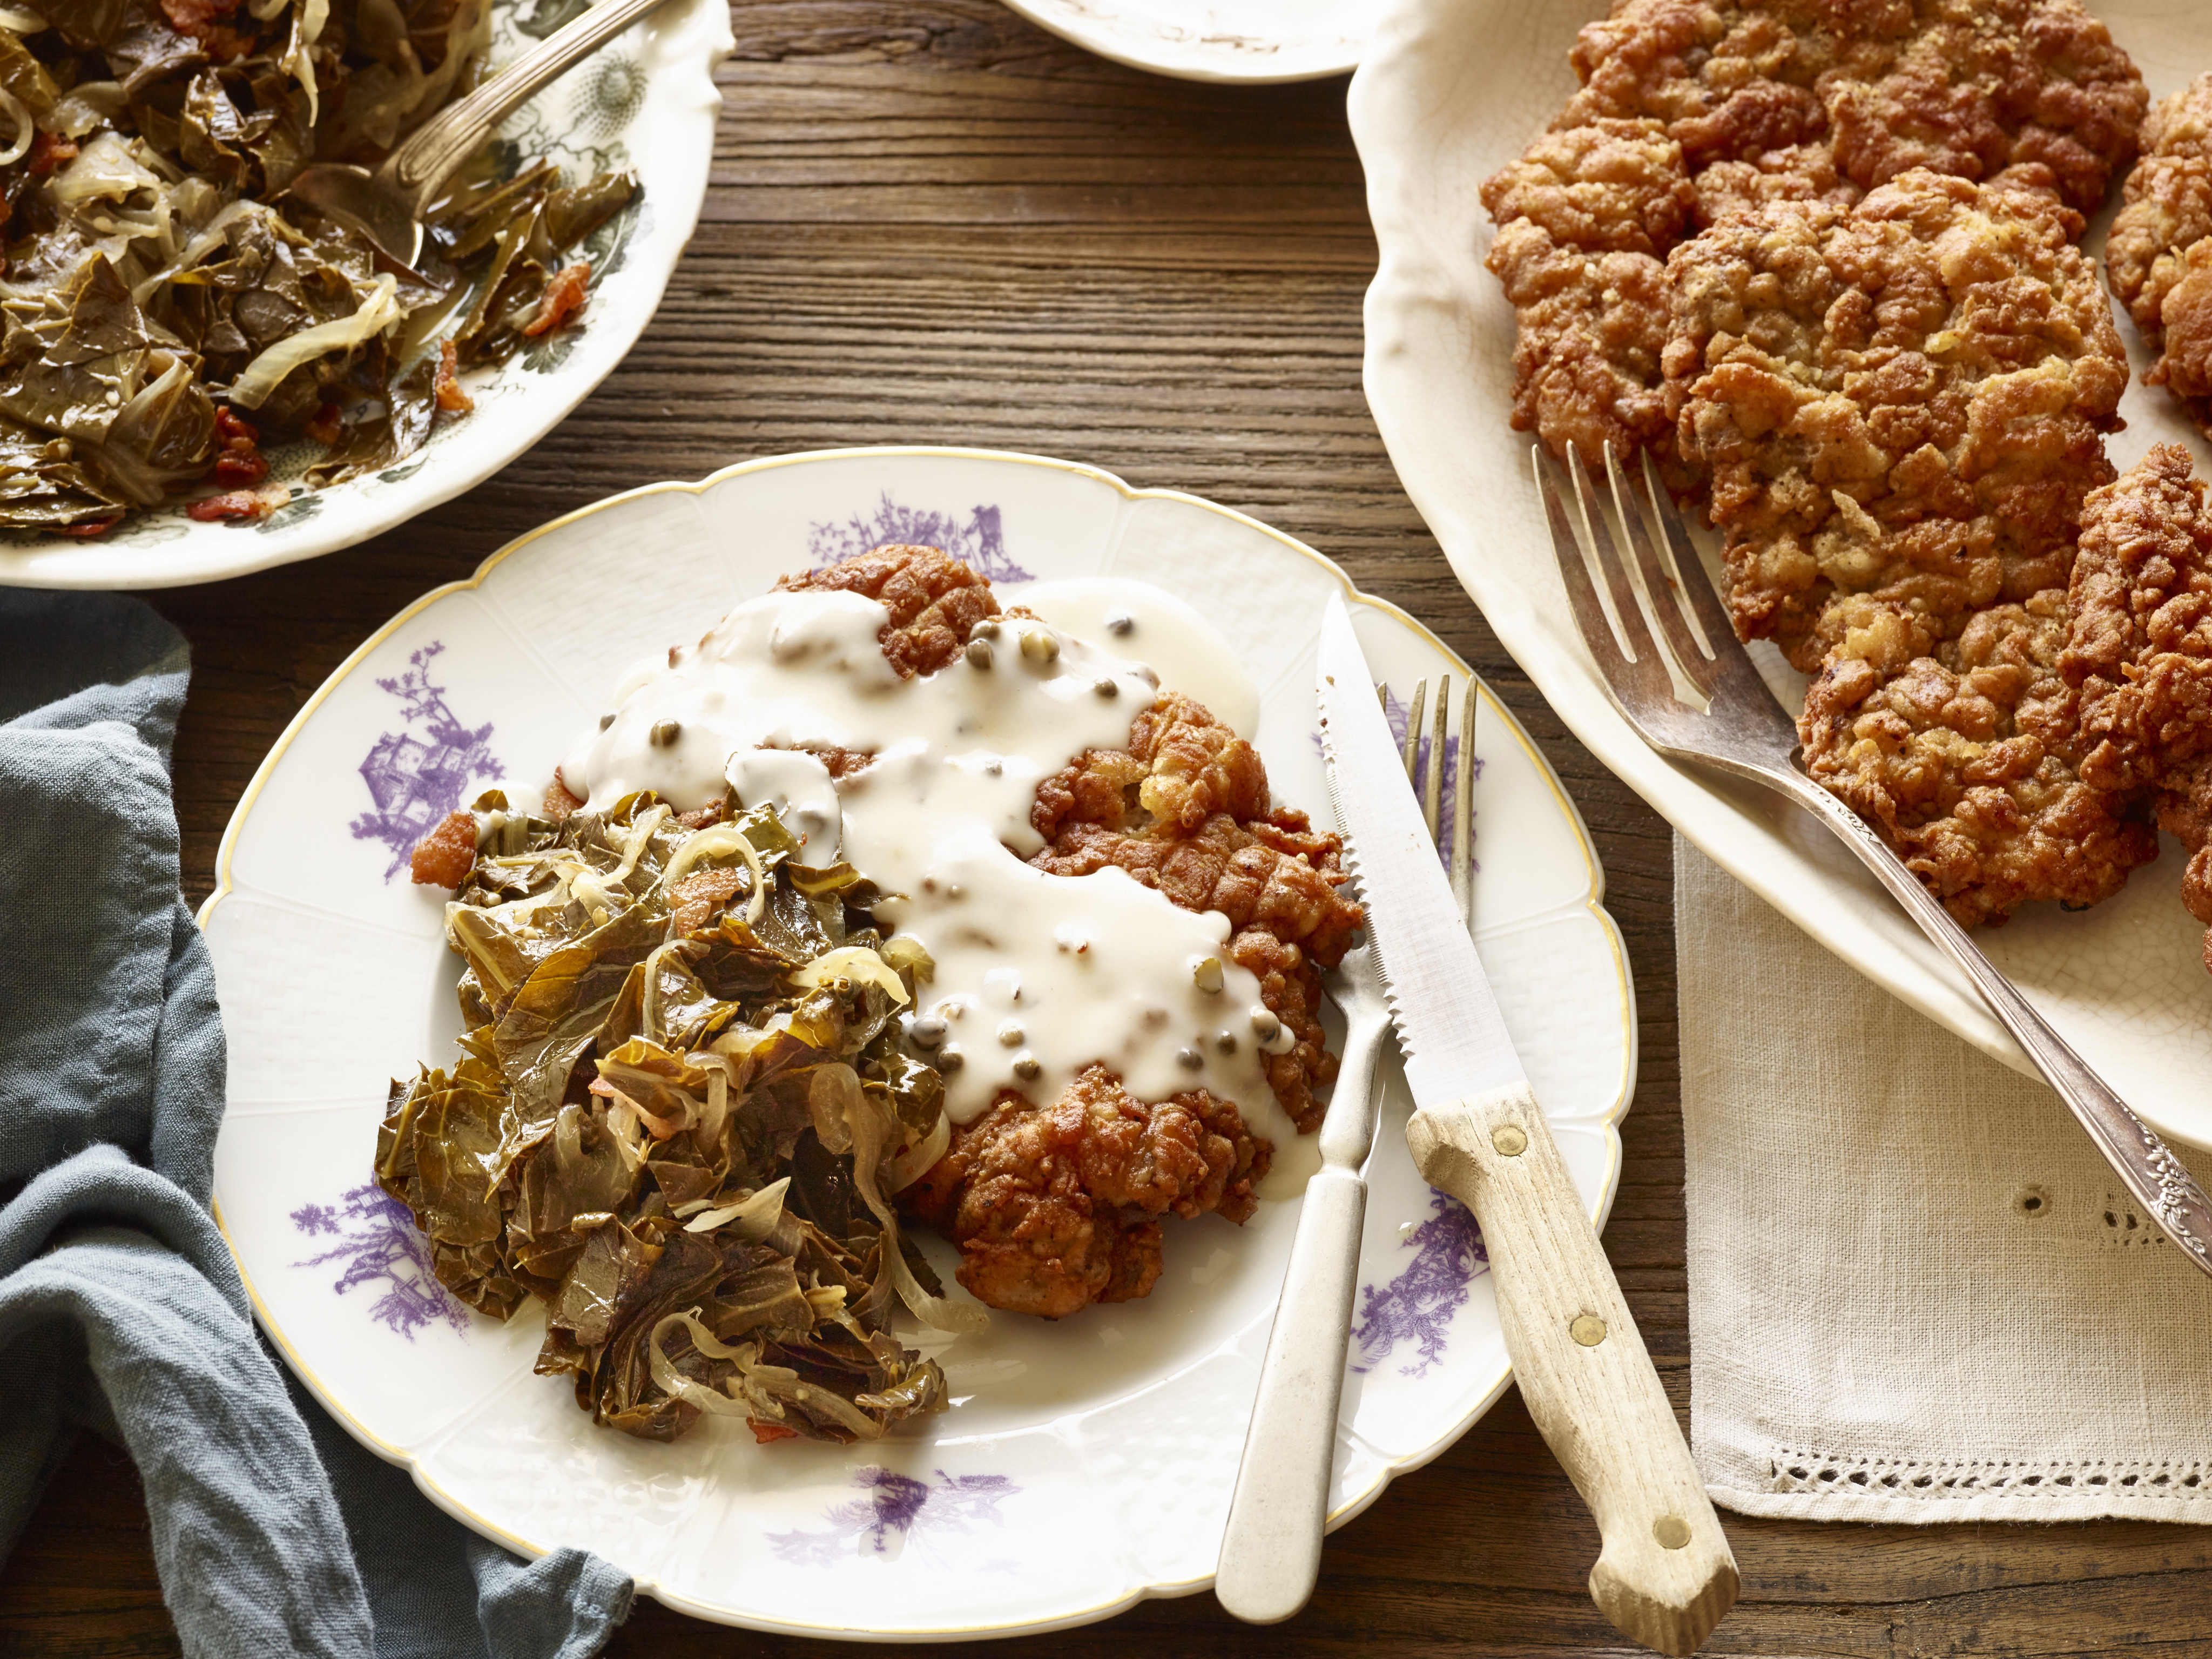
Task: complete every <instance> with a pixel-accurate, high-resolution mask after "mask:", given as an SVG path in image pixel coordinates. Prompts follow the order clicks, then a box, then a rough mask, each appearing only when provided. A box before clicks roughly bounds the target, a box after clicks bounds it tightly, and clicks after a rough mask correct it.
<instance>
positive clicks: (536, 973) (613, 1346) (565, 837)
mask: <svg viewBox="0 0 2212 1659" xmlns="http://www.w3.org/2000/svg"><path fill="white" fill-rule="evenodd" d="M441 846H442V854H441ZM799 852H800V844H799V839H798V837H796V836H793V835H792V834H791V833H789V832H788V831H787V829H785V828H784V825H783V823H782V821H781V819H780V818H779V817H777V815H776V813H775V811H773V810H772V809H770V808H768V807H758V808H754V809H752V810H750V811H747V810H743V809H741V808H740V807H738V805H737V804H736V802H735V800H734V799H733V798H732V799H730V800H728V801H726V803H725V804H724V805H722V806H720V808H717V809H714V810H712V811H708V812H703V813H696V814H689V815H686V816H685V817H683V818H678V817H676V816H674V815H673V814H672V813H671V811H670V810H669V808H668V807H667V805H665V804H664V803H662V802H661V801H660V800H659V799H657V798H656V797H655V796H653V794H652V793H637V794H633V795H630V796H628V797H626V798H625V799H623V800H621V801H619V802H617V803H616V804H615V805H613V806H612V807H611V809H609V810H607V811H604V812H597V811H578V812H576V813H574V814H573V815H572V816H570V817H567V818H564V819H562V820H559V821H557V822H556V821H555V820H552V819H549V818H544V817H535V816H531V815H528V814H524V813H519V812H512V811H508V810H507V802H506V798H505V797H504V796H503V795H502V794H501V793H499V792H498V791H493V792H491V793H489V794H487V795H485V796H484V797H483V798H482V799H480V800H478V801H477V803H476V807H475V810H474V811H473V812H472V813H456V814H454V815H453V817H452V818H450V819H448V820H447V824H446V825H445V826H442V827H441V830H440V831H439V832H438V833H437V834H436V835H434V836H432V837H431V838H429V839H428V840H427V841H426V842H425V843H424V850H423V852H422V853H419V854H418V855H417V871H416V873H417V877H418V878H426V874H425V868H424V863H425V860H428V863H429V865H430V866H432V873H431V874H430V875H429V876H428V878H431V879H435V880H437V881H438V882H440V883H441V884H447V885H457V886H458V887H459V893H458V896H456V897H455V898H454V899H453V902H450V903H449V904H448V906H447V911H446V936H447V943H448V944H449V945H451V946H452V947H453V951H455V952H456V953H457V954H458V955H459V957H461V959H462V961H463V962H464V963H465V964H466V968H465V972H464V973H463V974H462V975H461V979H460V1003H461V1009H462V1012H463V1016H464V1018H465V1024H466V1025H467V1026H468V1028H469V1029H468V1031H467V1034H466V1035H465V1036H464V1037H463V1038H462V1039H461V1047H462V1049H463V1051H464V1052H463V1053H462V1054H461V1056H460V1058H459V1060H458V1062H457V1063H455V1064H454V1065H453V1067H452V1068H451V1069H450V1070H429V1069H425V1070H424V1071H422V1073H420V1074H419V1075H418V1076H417V1077H416V1079H414V1080H413V1081H412V1082H410V1083H405V1084H399V1083H395V1084H394V1085H392V1098H391V1102H390V1105H389V1109H388V1111H387V1115H386V1119H385V1121H384V1125H383V1128H382V1131H381V1133H380V1135H379V1137H378V1142H377V1152H376V1175H377V1179H378V1181H379V1182H380V1184H381V1185H382V1186H383V1188H384V1189H385V1190H386V1192H388V1193H390V1194H392V1196H393V1197H394V1198H396V1199H398V1200H400V1201H402V1202H403V1203H404V1204H405V1205H407V1206H408V1207H409V1209H410V1211H411V1212H413V1214H414V1216H415V1218H416V1224H417V1225H419V1226H420V1227H421V1229H422V1231H423V1233H424V1234H425V1235H426V1236H427V1238H428V1244H429V1252H430V1258H431V1261H432V1265H433V1268H434V1270H435V1273H436V1274H437V1277H438V1279H439V1281H440V1282H441V1284H443V1285H445V1286H446V1288H447V1289H448V1290H449V1291H452V1292H453V1294H454V1295H455V1296H457V1297H459V1298H460V1299H461V1300H462V1301H463V1302H465V1303H467V1304H469V1305H470V1306H471V1307H473V1308H476V1309H477V1310H480V1311H482V1312H483V1313H486V1314H489V1315H491V1316H494V1317H496V1318H501V1319H505V1318H507V1317H509V1316H512V1315H513V1314H514V1313H515V1312H516V1311H517V1310H519V1309H520V1308H521V1307H522V1306H523V1305H524V1304H525V1303H526V1302H527V1301H531V1300H533V1299H534V1300H535V1301H536V1302H538V1304H542V1305H543V1307H544V1310H545V1317H546V1334H545V1341H544V1347H543V1348H542V1349H541V1351H540V1352H539V1355H538V1370H539V1371H540V1372H541V1373H545V1374H550V1375H567V1376H572V1377H573V1378H574V1386H575V1390H576V1400H577V1403H578V1404H579V1405H580V1406H581V1407H584V1408H585V1409H586V1410H588V1411H590V1412H591V1413H592V1414H593V1416H594V1417H595V1418H596V1419H597V1420H598V1421H599V1422H601V1423H604V1424H606V1425H611V1426H612V1427H614V1428H617V1429H621V1430H623V1431H625V1432H628V1433H630V1434H635V1435H639V1436H641V1437H645V1438H647V1439H654V1440H670V1439H673V1438H675V1437H677V1436H678V1435H681V1434H683V1433H684V1431H686V1430H688V1429H689V1428H690V1427H691V1425H693V1424H694V1423H695V1422H696V1421H697V1420H698V1419H699V1417H700V1415H701V1414H702V1413H714V1414H719V1415H726V1416H733V1417H741V1418H743V1419H746V1420H747V1422H748V1423H750V1425H751V1427H752V1430H753V1432H754V1433H755V1435H756V1436H757V1437H758V1438H759V1439H761V1440H763V1441H769V1440H775V1439H781V1438H784V1437H789V1436H794V1435H799V1436H805V1437H809V1438H812V1439H818V1440H832V1441H839V1442H849V1441H853V1440H856V1439H873V1438H876V1437H879V1436H881V1435H883V1434H884V1432H885V1431H887V1430H889V1429H890V1427H891V1426H892V1425H895V1424H897V1423H899V1422H901V1421H902V1420H903V1419H908V1418H911V1417H915V1416H917V1415H921V1414H923V1413H932V1412H936V1411H939V1410H942V1409H943V1407H944V1406H945V1379H944V1376H943V1374H942V1372H941V1371H940V1370H939V1368H938V1366H937V1364H936V1363H935V1361H933V1360H931V1359H927V1358H922V1357H921V1355H920V1354H919V1353H917V1352H914V1351H913V1350H910V1349H908V1347H907V1346H905V1345H904V1343H903V1342H902V1340H900V1338H899V1336H898V1335H896V1334H894V1331H893V1328H892V1327H893V1323H894V1320H895V1318H904V1319H908V1320H911V1321H913V1322H916V1323H918V1324H919V1325H921V1327H925V1328H932V1329H934V1330H938V1331H968V1330H975V1329H977V1328H981V1324H982V1322H983V1320H984V1317H985V1316H984V1315H983V1313H982V1310H981V1309H979V1308H976V1307H975V1306H974V1305H973V1304H954V1303H951V1302H948V1301H947V1300H945V1298H944V1297H943V1295H942V1293H941V1289H940V1286H939V1283H938V1281H937V1279H936V1278H935V1276H934V1275H933V1273H932V1272H931V1270H930V1268H929V1267H928V1264H927V1262H926V1261H924V1259H923V1258H922V1256H921V1253H920V1252H919V1251H918V1250H916V1249H915V1247H914V1245H913V1243H911V1241H910V1240H908V1238H907V1237H905V1236H904V1235H903V1234H902V1232H901V1231H900V1229H899V1224H898V1219H897V1215H896V1212H895V1210H894V1209H893V1207H892V1201H891V1200H892V1195H893V1194H895V1193H896V1192H897V1191H898V1190H899V1189H900V1188H902V1187H903V1186H905V1185H906V1184H908V1182H911V1181H913V1180H914V1179H915V1177H916V1176H920V1175H921V1173H922V1171H923V1170H927V1168H928V1167H929V1166H930V1165H931V1164H933V1163H935V1162H936V1161H937V1159H938V1158H939V1157H940V1156H942V1154H943V1152H944V1151H945V1145H946V1143H947V1140H948V1138H949V1136H950V1133H951V1130H950V1127H949V1125H948V1123H947V1121H946V1119H945V1115H944V1113H943V1111H942V1109H941V1102H942V1097H943V1093H944V1085H943V1083H942V1080H941V1079H939V1075H938V1073H936V1072H935V1071H933V1069H931V1068H930V1067H929V1066H927V1065H925V1064H923V1063H921V1061H920V1060H916V1059H915V1058H914V1057H913V1056H911V1055H910V1054H907V1053H906V1052H905V1051H904V1050H903V1048H902V1041H901V1039H902V1032H901V1028H900V1020H899V1015H900V1012H901V1011H902V1010H903V1009H906V1008H908V1007H910V1006H912V1004H913V1000H914V997H915V990H916V987H917V985H918V984H921V983H926V982H927V981H928V979H929V977H930V974H931V963H930V961H929V958H928V957H927V954H926V953H925V952H924V951H922V950H921V946H920V945H918V944H917V943H916V942H915V941H914V940H913V939H908V938H905V937H902V936H899V935H893V936H892V937H890V938H888V939H886V938H884V937H883V935H882V934H881V933H880V932H879V931H878V929H877V927H875V925H874V923H873V921H872V919H871V917H870V915H869V910H870V908H871V907H872V905H873V904H874V903H875V902H876V901H877V898H878V894H877V892H876V890H875V889H874V888H873V887H872V886H871V885H870V884H869V883H868V882H867V881H866V879H865V878H863V877H862V876H861V875H860V873H859V872H856V871H854V869H853V868H852V867H851V866H849V865H846V864H834V865H830V866H826V867H816V866H808V865H805V864H804V863H802V862H800V861H799ZM441 856H445V857H447V858H448V859H450V862H449V863H448V864H447V865H446V866H444V867H443V868H439V867H438V861H439V860H440V858H441Z"/></svg>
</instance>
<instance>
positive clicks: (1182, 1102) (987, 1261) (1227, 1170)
mask: <svg viewBox="0 0 2212 1659" xmlns="http://www.w3.org/2000/svg"><path fill="white" fill-rule="evenodd" d="M1271 1156H1272V1153H1271V1151H1270V1148H1269V1146H1268V1143H1267V1142H1266V1141H1264V1140H1255V1139H1254V1138H1253V1137H1252V1135H1251V1133H1249V1131H1248V1130H1247V1129H1246V1128H1245V1127H1244V1122H1243V1118H1242V1117H1241V1116H1239V1115H1238V1113H1237V1109H1236V1107H1235V1106H1233V1105H1231V1104H1230V1103H1227V1102H1225V1101H1219V1100H1216V1099H1215V1098H1213V1097H1212V1096H1211V1095H1209V1094H1207V1093H1206V1092H1205V1091H1202V1090H1200V1091H1193V1092H1191V1093H1189V1094H1182V1095H1176V1096H1174V1097H1171V1098H1170V1099H1167V1100H1164V1101H1158V1102H1154V1103H1146V1102H1143V1101H1139V1100H1137V1099H1135V1098H1133V1097H1132V1096H1131V1095H1130V1094H1129V1093H1128V1091H1127V1090H1125V1089H1123V1088H1122V1087H1121V1080H1120V1079H1118V1078H1116V1077H1115V1075H1114V1074H1113V1073H1110V1072H1109V1071H1107V1070H1106V1069H1105V1068H1104V1067H1103V1066H1092V1067H1091V1069H1090V1070H1089V1071H1087V1072H1085V1073H1083V1075H1082V1076H1080V1077H1079V1078H1078V1079H1076V1080H1075V1081H1074V1082H1073V1084H1071V1085H1069V1086H1068V1087H1067V1089H1066V1091H1064V1092H1063V1093H1062V1094H1061V1095H1060V1097H1059V1098H1058V1099H1057V1100H1054V1102H1052V1103H1051V1104H1050V1105H1048V1106H1043V1107H1036V1106H1032V1105H1030V1103H1028V1102H1027V1101H1025V1100H1023V1099H1021V1098H1020V1097H1015V1096H1008V1097H1002V1098H1001V1099H1000V1102H999V1103H998V1104H996V1105H994V1107H992V1109H990V1110H989V1111H988V1112H987V1113H985V1114H984V1115H982V1116H981V1117H979V1118H977V1119H975V1121H973V1122H970V1123H967V1124H963V1125H962V1126H961V1127H959V1128H957V1129H956V1130H955V1131H954V1132H953V1137H952V1146H951V1151H950V1152H947V1153H946V1154H945V1157H944V1158H942V1159H941V1160H939V1163H938V1164H936V1165H935V1166H934V1167H933V1168H932V1169H931V1170H929V1171H928V1172H927V1174H926V1175H924V1176H922V1177H921V1180H920V1181H919V1182H916V1183H915V1186H914V1187H913V1188H909V1189H908V1194H907V1200H908V1203H909V1204H910V1206H912V1207H913V1209H914V1211H915V1213H916V1214H917V1215H919V1216H920V1217H921V1218H922V1219H923V1220H925V1221H927V1222H929V1223H931V1224H932V1225H935V1226H937V1227H938V1228H939V1229H940V1230H942V1231H944V1232H945V1234H946V1235H947V1236H948V1237H951V1238H954V1239H956V1240H957V1241H958V1243H959V1244H960V1257H961V1261H960V1272H959V1278H960V1282H961V1283H962V1284H963V1285H966V1286H967V1287H968V1289H969V1291H971V1292H973V1293H974V1294H975V1296H976V1297H978V1298H979V1299H981V1301H983V1302H985V1303H987V1304H989V1305H991V1306H992V1307H994V1308H1004V1309H1007V1310H1011V1311H1012V1312H1015V1313H1032V1314H1041V1315H1042V1316H1044V1317H1046V1318H1048V1319H1060V1318H1064V1317H1065V1316H1067V1315H1069V1314H1072V1313H1075V1312H1078V1311H1079V1310H1081V1309H1083V1308H1085V1307H1086V1306H1088V1305H1089V1304H1091V1303H1092V1302H1126V1301H1128V1300H1131V1299H1132V1298H1133V1297H1140V1296H1143V1295H1145V1294H1146V1293H1147V1292H1148V1291H1151V1289H1152V1285H1153V1283H1154V1281H1155V1280H1157V1279H1158V1278H1159V1276H1160V1223H1159V1218H1160V1217H1161V1216H1162V1215H1164V1214H1167V1213H1170V1212H1172V1213H1174V1214H1176V1215H1179V1216H1182V1217H1184V1218H1194V1217H1197V1216H1200V1215H1205V1214H1206V1213H1208V1212H1213V1213H1218V1214H1220V1215H1223V1216H1225V1217H1227V1218H1229V1219H1230V1220H1231V1221H1237V1222H1241V1221H1243V1220H1244V1218H1246V1217H1248V1216H1249V1215H1250V1214H1251V1213H1252V1207H1253V1198H1252V1188H1253V1183H1254V1182H1257V1181H1258V1180H1259V1179H1260V1178H1261V1176H1265V1175H1266V1174H1267V1166H1268V1162H1269V1159H1270V1158H1271Z"/></svg>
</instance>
